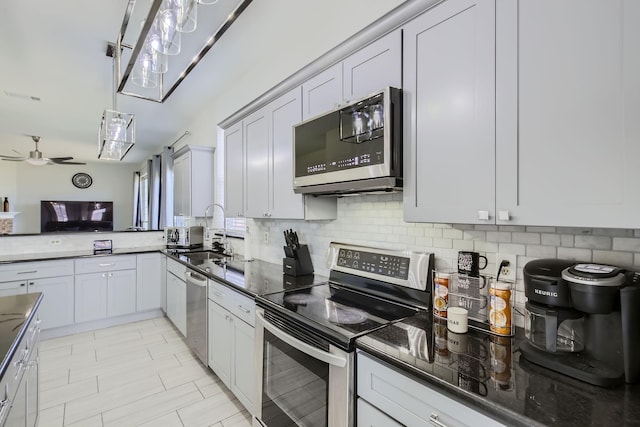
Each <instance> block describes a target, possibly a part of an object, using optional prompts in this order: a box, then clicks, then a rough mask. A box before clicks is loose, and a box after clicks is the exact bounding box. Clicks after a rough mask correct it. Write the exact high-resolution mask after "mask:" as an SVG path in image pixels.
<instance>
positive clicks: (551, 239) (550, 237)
mask: <svg viewBox="0 0 640 427" xmlns="http://www.w3.org/2000/svg"><path fill="white" fill-rule="evenodd" d="M540 243H541V244H543V245H547V246H560V235H558V234H551V233H544V234H541V235H540Z"/></svg>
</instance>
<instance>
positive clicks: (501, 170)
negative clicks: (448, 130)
mask: <svg viewBox="0 0 640 427" xmlns="http://www.w3.org/2000/svg"><path fill="white" fill-rule="evenodd" d="M638 22H640V2H638V1H636V0H611V1H606V2H602V1H596V0H563V1H561V2H557V1H551V0H536V1H513V0H499V1H498V4H497V27H496V30H497V35H496V42H497V44H496V47H497V62H496V63H497V76H496V81H497V85H498V86H497V109H496V111H497V124H498V126H497V139H496V147H497V153H496V159H497V169H496V178H497V199H496V208H497V211H498V212H503V213H506V212H508V213H509V219H510V221H501V220H500V219H498V221H497V222H498V223H499V224H503V223H505V224H531V225H554V226H585V227H619V228H638V227H640V192H638V183H640V167H638V164H637V162H638V159H639V158H640V119H639V118H640V26H639V25H638ZM456 169H457V168H456ZM504 217H505V218H506V217H507V216H506V215H504Z"/></svg>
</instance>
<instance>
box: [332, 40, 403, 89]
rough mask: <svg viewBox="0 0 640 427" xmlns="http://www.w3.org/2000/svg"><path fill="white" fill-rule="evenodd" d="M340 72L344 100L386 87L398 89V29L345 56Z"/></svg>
mask: <svg viewBox="0 0 640 427" xmlns="http://www.w3.org/2000/svg"><path fill="white" fill-rule="evenodd" d="M342 74H343V90H344V93H343V98H344V100H345V101H353V100H356V99H360V98H364V97H365V96H367V95H370V94H372V93H374V92H378V91H380V90H382V89H384V88H385V87H387V86H392V87H396V88H402V31H401V30H400V29H398V30H395V31H393V32H391V33H389V34H387V35H386V36H384V37H382V38H380V39H378V40H376V41H375V42H373V43H371V44H370V45H368V46H365V47H363V48H362V49H360V50H359V51H357V52H356V53H354V54H353V55H350V56H349V57H347V58H346V59H345V60H344V61H343V63H342Z"/></svg>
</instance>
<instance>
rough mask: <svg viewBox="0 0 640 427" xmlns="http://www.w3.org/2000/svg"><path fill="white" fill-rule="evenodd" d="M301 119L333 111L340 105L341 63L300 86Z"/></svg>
mask: <svg viewBox="0 0 640 427" xmlns="http://www.w3.org/2000/svg"><path fill="white" fill-rule="evenodd" d="M302 93H303V98H302V119H303V120H307V119H310V118H311V117H315V116H317V115H318V114H321V113H324V112H327V111H330V110H333V109H334V108H336V106H337V105H338V104H340V103H342V62H339V63H337V64H335V65H333V66H331V67H329V68H327V69H326V70H324V71H322V72H321V73H320V74H317V75H316V76H314V77H312V78H310V79H309V80H307V81H306V82H304V83H303V84H302Z"/></svg>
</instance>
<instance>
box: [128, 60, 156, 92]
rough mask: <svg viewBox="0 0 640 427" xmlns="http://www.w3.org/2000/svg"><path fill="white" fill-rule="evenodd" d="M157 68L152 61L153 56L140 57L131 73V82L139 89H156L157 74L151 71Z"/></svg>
mask: <svg viewBox="0 0 640 427" xmlns="http://www.w3.org/2000/svg"><path fill="white" fill-rule="evenodd" d="M154 68H157V66H156V64H155V63H154V60H153V55H151V54H148V55H141V56H140V57H139V58H138V60H137V61H136V65H135V66H134V67H133V72H132V73H131V81H133V83H135V84H137V85H138V86H140V87H146V88H154V87H158V73H155V72H154V71H153V70H154Z"/></svg>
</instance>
